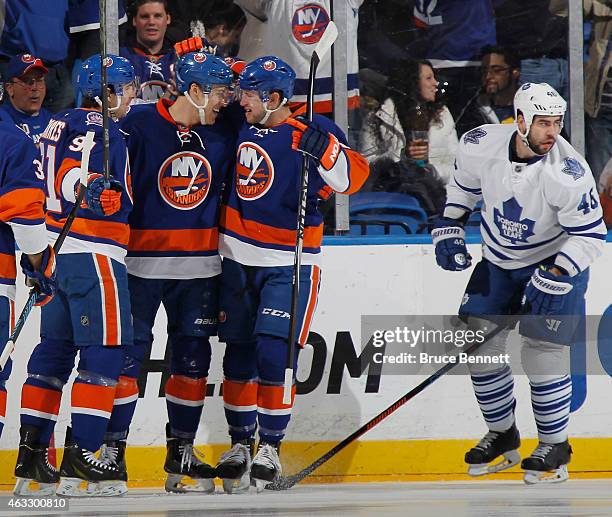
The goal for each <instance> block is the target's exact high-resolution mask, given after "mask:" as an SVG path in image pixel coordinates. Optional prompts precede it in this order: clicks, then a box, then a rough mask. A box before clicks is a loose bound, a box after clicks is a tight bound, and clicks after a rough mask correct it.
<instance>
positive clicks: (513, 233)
mask: <svg viewBox="0 0 612 517" xmlns="http://www.w3.org/2000/svg"><path fill="white" fill-rule="evenodd" d="M522 213H523V207H522V206H521V205H519V204H518V201H517V200H516V199H515V198H514V197H511V198H510V199H508V200H507V201H504V202H503V207H502V211H501V212H500V211H499V210H498V209H497V208H494V209H493V219H494V221H495V225H496V226H497V229H498V230H499V235H500V236H501V237H503V238H504V239H506V240H509V241H510V242H511V243H512V244H516V243H517V242H527V239H529V237H531V236H532V235H533V227H534V226H535V221H532V220H531V219H526V218H525V219H521V215H522Z"/></svg>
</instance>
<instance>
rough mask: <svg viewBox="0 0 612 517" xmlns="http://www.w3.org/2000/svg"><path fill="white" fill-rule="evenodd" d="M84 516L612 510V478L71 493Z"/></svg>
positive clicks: (507, 514)
mask: <svg viewBox="0 0 612 517" xmlns="http://www.w3.org/2000/svg"><path fill="white" fill-rule="evenodd" d="M0 494H1V495H0V516H15V515H52V513H51V512H48V511H40V510H39V511H36V512H27V511H24V510H17V509H14V510H11V511H7V503H8V501H9V494H8V493H6V492H2V493H0ZM69 504H70V511H69V512H66V511H64V512H57V513H55V514H54V515H65V514H68V515H79V516H98V515H102V516H107V515H112V516H116V517H122V516H126V517H127V516H129V517H136V516H155V517H165V516H168V517H186V516H195V515H203V516H204V515H205V516H228V517H231V516H241V517H243V516H244V517H248V516H268V515H270V516H312V517H324V516H325V517H327V516H330V517H339V516H373V517H374V516H376V517H378V516H398V517H399V516H406V515H409V516H419V517H428V516H432V517H433V516H435V517H485V516H486V517H488V516H500V517H515V516H521V517H535V516H547V517H549V516H550V517H554V516H563V517H566V516H567V517H569V516H572V517H574V516H580V517H587V516H588V517H594V516H600V515H612V480H569V481H568V482H566V483H562V484H559V485H547V486H525V485H524V484H523V483H522V482H520V481H501V482H496V481H475V482H450V483H354V484H332V485H303V486H299V485H298V486H296V487H294V488H292V489H291V490H289V491H286V492H268V491H266V492H264V493H262V494H255V493H249V494H243V495H231V496H229V495H224V494H215V495H191V494H182V495H169V494H162V493H160V492H153V491H151V490H144V489H140V490H139V489H132V490H130V493H129V494H128V495H126V496H124V497H121V498H92V499H79V500H74V499H73V500H70V501H69Z"/></svg>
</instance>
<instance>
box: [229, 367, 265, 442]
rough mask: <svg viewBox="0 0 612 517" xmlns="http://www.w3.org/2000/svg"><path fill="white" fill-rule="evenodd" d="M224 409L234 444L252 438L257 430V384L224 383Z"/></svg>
mask: <svg viewBox="0 0 612 517" xmlns="http://www.w3.org/2000/svg"><path fill="white" fill-rule="evenodd" d="M223 407H224V408H225V418H226V420H227V423H228V426H229V434H230V436H231V437H232V442H237V441H239V440H244V439H247V438H251V437H252V436H253V435H254V434H255V429H256V428H257V383H256V381H255V380H254V379H250V380H242V381H238V380H230V379H227V378H226V379H225V380H224V381H223Z"/></svg>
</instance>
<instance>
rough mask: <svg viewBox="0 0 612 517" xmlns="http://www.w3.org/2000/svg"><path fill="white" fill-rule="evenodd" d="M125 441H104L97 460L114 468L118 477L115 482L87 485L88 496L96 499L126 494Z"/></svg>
mask: <svg viewBox="0 0 612 517" xmlns="http://www.w3.org/2000/svg"><path fill="white" fill-rule="evenodd" d="M125 447H126V443H125V440H116V441H105V442H104V443H103V444H102V447H101V448H100V455H99V456H98V459H99V460H100V461H103V462H105V463H109V464H111V465H114V466H116V467H117V468H118V469H119V476H118V478H117V479H116V480H115V481H108V482H105V483H104V484H103V485H100V484H99V483H88V484H87V492H88V495H91V496H98V497H109V496H121V495H124V494H127V491H128V487H127V479H128V477H127V469H126V466H125Z"/></svg>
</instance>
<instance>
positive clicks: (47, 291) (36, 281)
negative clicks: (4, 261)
mask: <svg viewBox="0 0 612 517" xmlns="http://www.w3.org/2000/svg"><path fill="white" fill-rule="evenodd" d="M19 263H20V265H21V270H22V271H23V274H24V275H25V276H26V285H28V286H29V287H34V288H36V289H37V291H38V295H37V297H36V302H35V304H34V305H36V306H38V307H42V306H43V305H45V304H47V303H49V302H50V301H51V298H53V295H54V294H55V292H56V290H57V280H56V277H55V252H54V251H53V248H52V247H51V246H47V248H46V249H45V251H43V254H42V262H41V264H40V268H39V269H34V267H33V266H32V264H31V262H30V259H29V258H28V255H26V254H25V253H23V254H22V255H21V260H20V261H19Z"/></svg>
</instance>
